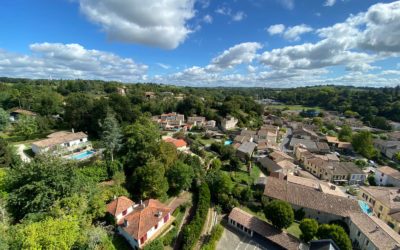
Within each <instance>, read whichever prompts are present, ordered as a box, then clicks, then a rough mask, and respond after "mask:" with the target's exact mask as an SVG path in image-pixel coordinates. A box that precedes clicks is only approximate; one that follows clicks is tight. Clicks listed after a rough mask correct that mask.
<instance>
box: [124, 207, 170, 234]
mask: <svg viewBox="0 0 400 250" xmlns="http://www.w3.org/2000/svg"><path fill="white" fill-rule="evenodd" d="M170 211H171V208H169V207H167V206H166V205H164V204H162V203H161V202H159V201H158V200H153V199H150V200H146V201H145V202H144V203H143V205H138V206H137V207H136V208H134V210H133V212H131V213H129V214H128V215H126V216H125V217H124V220H120V222H119V223H118V224H119V225H120V226H121V228H122V229H123V230H124V231H125V232H126V233H128V234H129V235H131V236H132V237H133V238H134V239H137V240H139V239H140V238H141V237H143V236H144V235H145V234H146V233H147V232H148V231H149V230H150V229H151V228H152V227H153V226H155V225H156V224H157V223H158V222H159V221H160V220H162V219H163V218H164V217H165V216H166V215H167V214H168V213H169V212H170ZM159 214H161V216H158V215H159ZM125 220H126V221H127V222H128V225H127V226H124V225H123V224H124V221H125Z"/></svg>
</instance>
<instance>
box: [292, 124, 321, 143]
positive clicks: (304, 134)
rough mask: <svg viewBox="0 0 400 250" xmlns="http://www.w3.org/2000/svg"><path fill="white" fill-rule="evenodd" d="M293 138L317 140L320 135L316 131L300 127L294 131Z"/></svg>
mask: <svg viewBox="0 0 400 250" xmlns="http://www.w3.org/2000/svg"><path fill="white" fill-rule="evenodd" d="M293 138H298V139H305V140H317V139H318V135H317V133H315V132H314V131H312V130H310V129H307V128H305V127H303V126H302V127H300V128H297V129H294V130H293Z"/></svg>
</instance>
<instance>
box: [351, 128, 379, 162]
mask: <svg viewBox="0 0 400 250" xmlns="http://www.w3.org/2000/svg"><path fill="white" fill-rule="evenodd" d="M352 145H353V148H354V150H355V151H356V152H357V153H359V154H361V155H362V156H364V157H366V158H368V159H371V158H373V157H374V156H376V155H377V154H378V152H377V150H376V149H375V148H374V145H373V141H372V135H371V133H370V132H368V131H361V132H359V133H357V134H355V135H354V136H353V139H352Z"/></svg>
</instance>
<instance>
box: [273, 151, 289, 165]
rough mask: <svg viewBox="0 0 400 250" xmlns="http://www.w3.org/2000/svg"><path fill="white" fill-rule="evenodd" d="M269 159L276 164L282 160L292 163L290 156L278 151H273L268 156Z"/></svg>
mask: <svg viewBox="0 0 400 250" xmlns="http://www.w3.org/2000/svg"><path fill="white" fill-rule="evenodd" d="M269 157H270V158H271V159H272V160H274V161H276V162H278V161H282V160H288V161H291V162H293V160H294V159H293V157H291V156H290V155H288V154H286V153H284V152H282V151H280V150H274V151H273V152H272V153H270V154H269Z"/></svg>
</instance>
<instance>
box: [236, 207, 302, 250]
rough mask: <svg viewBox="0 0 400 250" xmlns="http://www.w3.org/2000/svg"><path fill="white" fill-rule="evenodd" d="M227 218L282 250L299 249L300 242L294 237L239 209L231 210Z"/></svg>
mask: <svg viewBox="0 0 400 250" xmlns="http://www.w3.org/2000/svg"><path fill="white" fill-rule="evenodd" d="M229 218H230V219H232V220H234V221H236V222H238V223H240V224H241V225H243V226H245V227H246V228H249V229H251V230H253V231H254V232H256V233H258V234H260V235H262V236H264V237H265V238H267V239H268V240H270V241H272V242H273V243H275V244H277V245H279V246H281V247H283V248H284V249H289V250H292V249H293V250H295V249H296V250H297V249H299V245H300V243H301V242H300V241H299V240H298V239H296V238H295V237H293V236H291V235H289V234H287V233H286V232H282V231H279V230H277V229H276V228H274V227H272V226H271V225H270V224H268V223H267V222H266V221H263V220H261V219H259V218H257V217H255V216H253V215H251V214H249V213H247V212H245V211H243V210H241V209H240V208H237V207H235V208H233V209H232V211H231V213H230V214H229Z"/></svg>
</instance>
